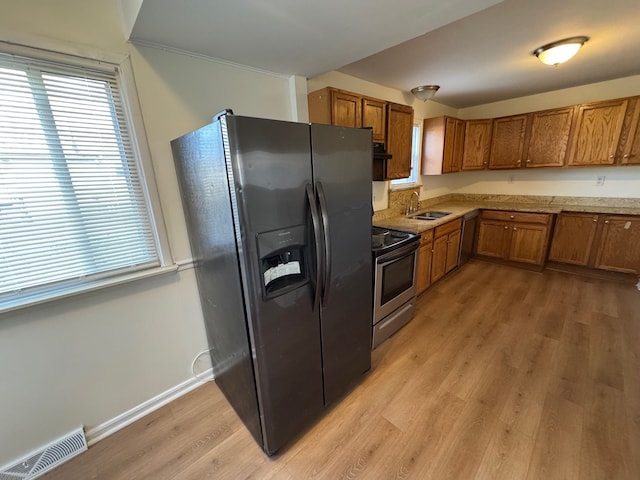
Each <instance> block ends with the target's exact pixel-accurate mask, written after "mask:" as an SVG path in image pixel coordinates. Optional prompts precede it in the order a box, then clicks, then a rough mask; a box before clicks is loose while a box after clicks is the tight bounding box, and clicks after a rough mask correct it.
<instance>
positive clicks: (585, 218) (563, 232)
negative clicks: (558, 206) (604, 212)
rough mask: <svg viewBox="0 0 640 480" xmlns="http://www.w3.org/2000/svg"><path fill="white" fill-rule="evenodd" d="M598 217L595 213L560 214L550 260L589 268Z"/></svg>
mask: <svg viewBox="0 0 640 480" xmlns="http://www.w3.org/2000/svg"><path fill="white" fill-rule="evenodd" d="M597 228H598V215H597V214H593V213H570V212H566V213H565V212H563V213H560V214H559V215H558V217H557V219H556V226H555V230H554V232H553V239H552V240H551V249H550V250H549V260H551V261H554V262H561V263H568V264H571V265H581V266H587V265H588V264H589V259H590V257H591V252H592V248H593V245H594V240H595V238H596V231H597Z"/></svg>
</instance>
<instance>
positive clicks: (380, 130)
mask: <svg viewBox="0 0 640 480" xmlns="http://www.w3.org/2000/svg"><path fill="white" fill-rule="evenodd" d="M362 126H363V127H371V129H372V134H373V141H374V142H384V141H385V139H386V132H387V103H386V102H383V101H381V100H375V99H373V98H368V97H363V98H362Z"/></svg>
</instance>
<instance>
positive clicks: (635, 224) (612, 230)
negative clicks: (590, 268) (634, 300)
mask: <svg viewBox="0 0 640 480" xmlns="http://www.w3.org/2000/svg"><path fill="white" fill-rule="evenodd" d="M596 268H601V269H603V270H613V271H616V272H625V273H636V274H638V273H640V217H631V216H613V215H612V216H607V217H605V220H604V229H603V231H602V237H601V240H600V245H599V248H598V256H597V257H596Z"/></svg>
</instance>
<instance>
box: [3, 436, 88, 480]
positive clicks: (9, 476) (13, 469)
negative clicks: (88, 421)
mask: <svg viewBox="0 0 640 480" xmlns="http://www.w3.org/2000/svg"><path fill="white" fill-rule="evenodd" d="M86 449H87V439H86V438H85V436H84V431H83V430H82V428H79V429H78V430H76V431H74V432H71V433H69V434H68V435H65V436H64V437H62V438H59V439H58V440H55V441H53V442H51V443H50V444H49V445H45V446H44V447H42V448H41V449H40V450H38V451H37V452H33V453H31V454H30V455H27V456H26V457H24V458H23V459H22V460H20V461H18V462H16V463H14V464H13V465H11V466H8V467H5V468H4V469H2V470H0V480H32V479H34V478H38V477H39V476H40V475H42V474H44V473H45V472H48V471H49V470H51V469H52V468H54V467H57V466H58V465H60V464H61V463H64V462H66V461H67V460H69V459H71V458H72V457H75V456H76V455H78V454H79V453H82V452H84V451H85V450H86Z"/></svg>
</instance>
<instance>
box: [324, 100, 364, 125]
mask: <svg viewBox="0 0 640 480" xmlns="http://www.w3.org/2000/svg"><path fill="white" fill-rule="evenodd" d="M361 101H362V100H361V98H360V97H358V96H356V95H350V94H348V93H345V92H339V91H333V92H332V94H331V123H332V124H333V125H338V126H340V127H353V128H360V127H361V126H362V108H361Z"/></svg>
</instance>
